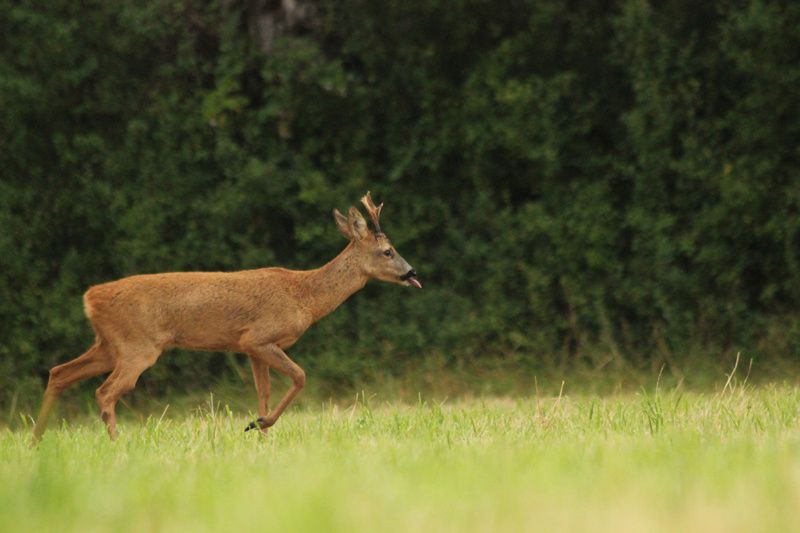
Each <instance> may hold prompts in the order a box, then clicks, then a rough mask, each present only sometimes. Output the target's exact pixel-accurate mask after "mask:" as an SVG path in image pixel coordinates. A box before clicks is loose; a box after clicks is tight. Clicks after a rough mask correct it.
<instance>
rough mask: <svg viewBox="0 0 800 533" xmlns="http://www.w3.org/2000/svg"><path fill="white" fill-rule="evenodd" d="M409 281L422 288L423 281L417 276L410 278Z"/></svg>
mask: <svg viewBox="0 0 800 533" xmlns="http://www.w3.org/2000/svg"><path fill="white" fill-rule="evenodd" d="M408 282H409V283H410V284H412V285H413V286H415V287H416V288H418V289H421V288H422V283H420V282H419V280H418V279H417V278H408Z"/></svg>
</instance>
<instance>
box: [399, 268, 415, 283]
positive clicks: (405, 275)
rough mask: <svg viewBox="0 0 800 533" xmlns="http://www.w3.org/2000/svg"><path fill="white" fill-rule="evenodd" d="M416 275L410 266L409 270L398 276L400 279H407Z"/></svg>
mask: <svg viewBox="0 0 800 533" xmlns="http://www.w3.org/2000/svg"><path fill="white" fill-rule="evenodd" d="M416 277H417V271H416V270H414V269H413V268H412V269H411V270H409V271H408V272H406V273H405V274H403V275H402V276H400V281H408V280H409V279H411V278H416Z"/></svg>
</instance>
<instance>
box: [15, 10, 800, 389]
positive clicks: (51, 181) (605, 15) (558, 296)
mask: <svg viewBox="0 0 800 533" xmlns="http://www.w3.org/2000/svg"><path fill="white" fill-rule="evenodd" d="M284 4H286V5H284ZM298 5H299V7H297V8H295V11H294V12H293V11H292V10H291V9H290V7H291V3H281V2H264V1H255V0H252V1H249V2H248V1H239V2H237V1H227V2H222V3H218V2H200V1H188V0H187V1H182V2H175V1H171V0H170V1H167V0H159V1H155V2H148V3H142V2H133V1H119V2H100V1H94V2H73V1H62V0H52V1H49V2H11V1H8V0H3V1H0V265H2V267H1V268H0V338H1V340H0V376H1V377H0V390H1V391H2V392H0V401H3V400H7V399H8V398H9V397H10V395H11V394H12V393H14V392H15V391H19V390H27V389H34V388H37V387H39V386H40V385H41V380H42V378H43V377H44V376H45V374H46V371H47V369H48V368H49V367H50V366H52V365H54V364H55V363H57V362H60V361H65V360H67V359H70V358H72V357H74V356H76V355H78V354H79V353H81V352H82V351H83V350H84V349H85V347H86V346H87V345H88V344H89V342H90V341H91V331H90V329H89V326H88V324H87V323H86V322H85V320H84V318H83V314H82V309H81V293H82V292H83V291H84V290H85V289H86V288H87V287H88V286H89V285H91V284H94V283H98V282H102V281H106V280H110V279H114V278H118V277H121V276H124V275H129V274H134V273H144V272H157V271H170V270H193V269H199V270H217V269H221V270H235V269H241V268H252V267H258V266H269V265H282V266H288V267H295V268H311V267H316V266H319V265H321V264H322V263H324V262H325V261H327V260H328V259H330V258H332V257H333V256H334V255H335V254H336V253H337V252H338V251H339V249H340V248H341V247H343V246H344V241H343V240H341V237H340V236H339V234H338V232H337V231H336V229H335V227H334V223H333V220H332V217H331V210H332V208H334V207H339V208H340V209H342V208H346V207H347V206H348V205H349V204H351V203H354V202H355V201H356V200H357V198H358V197H359V196H360V195H361V194H363V192H364V191H365V190H367V189H371V190H372V192H373V194H374V196H375V197H376V198H377V199H378V200H379V201H385V202H386V207H385V209H384V217H383V218H384V219H385V223H384V225H385V228H384V229H385V230H386V232H387V233H388V234H389V236H390V237H391V238H392V239H393V240H394V242H395V244H396V245H397V247H398V249H399V250H400V252H401V253H402V254H403V255H404V256H405V257H407V258H408V259H409V260H410V261H411V262H412V263H413V264H414V265H415V267H417V269H418V271H419V272H420V275H421V278H422V280H423V282H425V289H424V290H423V291H415V292H411V291H405V290H402V289H400V288H398V287H388V286H382V287H378V286H377V285H375V284H371V285H370V286H368V287H367V289H366V290H365V291H364V292H362V293H360V294H358V295H357V296H356V297H355V298H353V299H352V300H351V301H349V302H348V303H347V304H346V305H345V306H344V307H343V308H342V309H340V310H339V311H337V312H336V313H334V314H333V315H332V316H330V317H328V318H326V319H325V320H324V321H323V322H321V323H320V324H318V325H316V326H315V327H314V328H312V330H310V331H309V333H308V334H307V335H306V337H305V338H304V339H302V340H301V342H300V343H299V344H298V345H297V346H296V347H295V348H293V350H292V351H293V353H294V354H295V355H296V356H297V359H298V361H299V362H301V363H302V364H304V365H306V366H307V367H309V368H310V369H313V371H314V373H315V374H314V375H315V379H321V380H329V381H330V382H331V383H338V384H344V385H346V384H347V383H349V381H348V380H350V379H352V377H353V376H357V375H359V374H360V373H364V372H366V371H369V370H370V369H376V368H381V369H389V370H392V369H396V370H397V369H401V368H404V366H405V365H409V364H414V362H415V361H419V360H421V359H422V358H424V357H426V356H429V355H431V354H436V355H437V356H438V357H441V358H444V359H445V360H446V361H448V362H449V363H450V364H453V365H457V364H459V362H460V361H462V360H464V359H469V358H476V357H481V358H483V357H514V358H517V360H518V362H519V365H521V366H527V367H528V368H534V369H535V368H536V367H537V365H543V364H550V363H552V362H553V361H559V362H563V361H575V360H582V359H583V360H586V361H588V362H590V363H592V362H594V363H597V364H602V363H604V362H606V361H608V360H609V359H611V358H614V359H615V360H616V361H626V362H628V363H631V364H634V365H642V364H655V365H657V364H660V362H661V361H662V360H670V358H673V357H676V358H677V357H681V356H683V355H685V354H688V353H695V354H696V353H700V354H707V356H709V357H718V356H719V355H720V354H722V353H725V352H730V351H736V350H743V351H746V352H747V353H748V355H750V356H755V357H760V358H770V357H776V358H777V357H780V358H796V357H797V356H798V346H800V323H798V319H800V310H799V309H798V301H799V299H800V96H798V95H800V4H799V3H797V2H790V1H788V0H787V1H783V2H771V1H742V2H736V1H724V2H688V1H679V0H674V1H666V2H646V1H642V0H631V1H624V2H617V3H615V4H614V5H613V6H612V7H611V8H610V7H609V4H608V2H600V1H582V2H578V1H573V2H563V1H560V0H559V1H556V0H552V1H541V0H540V1H511V2H500V3H498V2H489V1H478V0H460V1H447V2H444V1H432V0H414V1H410V0H402V1H401V0H396V1H388V2H373V1H367V0H344V1H336V2H334V1H323V2H300V3H299V4H298ZM298 10H299V11H298ZM230 362H231V359H230V358H226V357H202V356H198V355H197V354H189V353H179V354H175V355H172V356H167V357H165V358H163V359H162V361H161V362H160V363H159V365H157V366H156V367H154V368H153V369H152V370H151V371H150V372H149V373H148V376H149V377H148V378H147V379H148V380H149V382H150V383H157V385H158V387H159V388H160V390H166V389H168V388H169V387H170V386H174V387H177V388H180V387H181V385H180V384H181V383H185V382H193V381H198V380H200V381H202V380H208V379H211V378H210V376H212V375H219V374H220V373H222V374H225V373H231V372H234V371H235V367H234V370H232V369H231V367H230ZM26 388H27V389H26Z"/></svg>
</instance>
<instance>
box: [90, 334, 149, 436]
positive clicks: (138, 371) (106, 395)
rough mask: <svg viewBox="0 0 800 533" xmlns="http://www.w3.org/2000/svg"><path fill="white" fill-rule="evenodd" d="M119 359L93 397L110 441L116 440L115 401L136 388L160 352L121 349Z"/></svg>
mask: <svg viewBox="0 0 800 533" xmlns="http://www.w3.org/2000/svg"><path fill="white" fill-rule="evenodd" d="M120 355H121V356H122V357H120V359H119V360H118V362H117V365H116V367H115V368H114V371H113V372H111V375H110V376H108V379H106V380H105V381H104V382H103V384H102V385H100V387H99V388H98V389H97V392H96V393H95V397H96V398H97V405H98V406H99V407H100V418H102V419H103V422H105V424H106V429H107V430H108V436H109V437H111V440H115V439H116V438H117V414H116V408H117V401H118V400H119V399H120V398H121V397H122V395H123V394H125V393H127V392H130V391H132V390H133V389H134V387H136V382H137V381H138V380H139V376H141V375H142V372H144V371H145V370H147V369H148V368H150V367H151V366H153V364H154V363H155V362H156V359H158V356H159V355H161V350H159V349H157V348H150V349H147V350H145V349H141V348H140V349H138V350H136V351H133V350H131V349H127V350H125V349H123V350H121V351H120Z"/></svg>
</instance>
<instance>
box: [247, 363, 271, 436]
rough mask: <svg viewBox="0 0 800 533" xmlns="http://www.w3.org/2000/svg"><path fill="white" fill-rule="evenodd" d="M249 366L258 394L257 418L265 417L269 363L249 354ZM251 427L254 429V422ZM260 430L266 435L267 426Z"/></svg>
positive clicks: (267, 399)
mask: <svg viewBox="0 0 800 533" xmlns="http://www.w3.org/2000/svg"><path fill="white" fill-rule="evenodd" d="M250 366H252V367H253V381H255V385H256V394H257V395H258V416H259V418H266V416H267V413H268V412H269V391H270V383H269V365H268V364H267V363H266V361H264V360H262V359H259V358H258V357H255V356H250ZM251 429H255V424H253V428H251ZM261 432H262V433H263V434H264V435H266V434H267V428H261Z"/></svg>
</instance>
